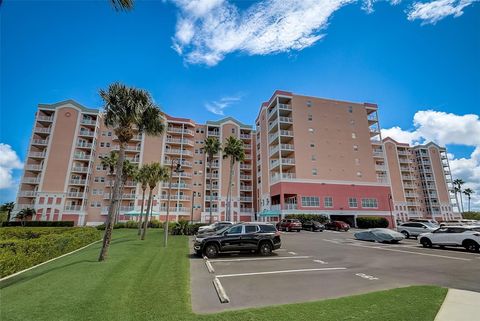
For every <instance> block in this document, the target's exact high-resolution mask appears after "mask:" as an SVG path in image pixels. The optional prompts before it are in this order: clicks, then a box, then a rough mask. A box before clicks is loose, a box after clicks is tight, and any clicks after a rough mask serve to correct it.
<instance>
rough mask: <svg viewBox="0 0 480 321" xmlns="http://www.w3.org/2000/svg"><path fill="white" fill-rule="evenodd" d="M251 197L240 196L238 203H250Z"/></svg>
mask: <svg viewBox="0 0 480 321" xmlns="http://www.w3.org/2000/svg"><path fill="white" fill-rule="evenodd" d="M252 201H253V197H246V196H240V202H252Z"/></svg>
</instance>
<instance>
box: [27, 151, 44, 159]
mask: <svg viewBox="0 0 480 321" xmlns="http://www.w3.org/2000/svg"><path fill="white" fill-rule="evenodd" d="M46 154H47V153H45V152H30V153H28V157H33V158H44V157H45V156H46Z"/></svg>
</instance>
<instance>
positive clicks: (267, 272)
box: [217, 267, 347, 278]
mask: <svg viewBox="0 0 480 321" xmlns="http://www.w3.org/2000/svg"><path fill="white" fill-rule="evenodd" d="M346 269H347V268H345V267H336V268H322V269H299V270H280V271H266V272H251V273H238V274H223V275H217V278H229V277H235V276H251V275H265V274H281V273H298V272H318V271H336V270H346Z"/></svg>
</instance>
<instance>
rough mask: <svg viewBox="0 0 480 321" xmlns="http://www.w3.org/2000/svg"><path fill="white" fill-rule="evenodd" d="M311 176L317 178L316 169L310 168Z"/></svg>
mask: <svg viewBox="0 0 480 321" xmlns="http://www.w3.org/2000/svg"><path fill="white" fill-rule="evenodd" d="M312 175H313V176H317V169H316V168H312Z"/></svg>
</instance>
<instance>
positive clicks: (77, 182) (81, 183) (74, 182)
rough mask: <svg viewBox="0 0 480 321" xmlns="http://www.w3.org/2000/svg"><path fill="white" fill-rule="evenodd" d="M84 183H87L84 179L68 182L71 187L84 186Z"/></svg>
mask: <svg viewBox="0 0 480 321" xmlns="http://www.w3.org/2000/svg"><path fill="white" fill-rule="evenodd" d="M86 182H87V180H86V179H71V180H70V181H69V183H70V184H71V185H85V183H86Z"/></svg>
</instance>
